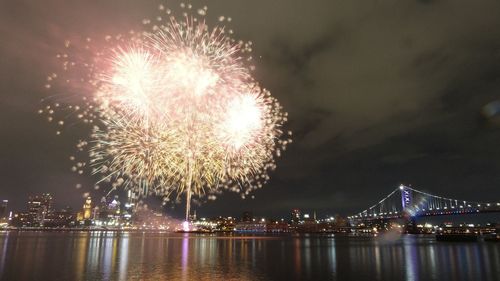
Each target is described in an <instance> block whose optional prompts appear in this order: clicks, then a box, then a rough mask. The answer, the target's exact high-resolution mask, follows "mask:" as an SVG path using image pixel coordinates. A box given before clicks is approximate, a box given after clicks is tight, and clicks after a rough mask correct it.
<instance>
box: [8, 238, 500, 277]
mask: <svg viewBox="0 0 500 281" xmlns="http://www.w3.org/2000/svg"><path fill="white" fill-rule="evenodd" d="M499 264H500V244H499V243H488V242H476V243H443V242H436V241H435V239H434V237H433V236H431V235H428V236H415V235H403V236H398V235H396V234H394V235H386V236H382V237H348V236H339V235H337V236H317V235H300V236H299V235H286V236H240V235H228V236H215V235H196V234H172V233H170V234H169V233H126V232H35V231H33V232H32V231H27V232H16V231H12V232H3V233H1V234H0V274H1V275H0V276H1V280H500V268H499V267H498V265H499Z"/></svg>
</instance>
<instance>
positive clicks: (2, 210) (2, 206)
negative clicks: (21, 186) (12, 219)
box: [0, 200, 9, 219]
mask: <svg viewBox="0 0 500 281" xmlns="http://www.w3.org/2000/svg"><path fill="white" fill-rule="evenodd" d="M8 203H9V200H2V202H1V203H0V219H5V218H6V217H7V205H8Z"/></svg>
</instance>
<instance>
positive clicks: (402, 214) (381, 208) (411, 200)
mask: <svg viewBox="0 0 500 281" xmlns="http://www.w3.org/2000/svg"><path fill="white" fill-rule="evenodd" d="M487 212H500V201H499V202H490V203H485V202H473V201H465V200H457V199H452V198H446V197H441V196H437V195H433V194H430V193H427V192H423V191H420V190H417V189H415V188H412V187H410V186H405V185H400V186H399V187H398V188H396V189H395V190H393V191H392V192H391V193H389V195H387V196H386V197H385V198H383V199H382V200H380V201H379V202H378V203H376V204H375V205H373V206H371V207H369V208H368V209H366V210H364V211H362V212H360V213H357V214H355V215H352V216H350V217H348V218H349V220H350V221H351V222H356V221H358V222H359V221H370V220H385V219H397V218H415V217H426V216H445V215H463V214H477V213H487Z"/></svg>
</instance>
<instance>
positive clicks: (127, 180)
mask: <svg viewBox="0 0 500 281" xmlns="http://www.w3.org/2000/svg"><path fill="white" fill-rule="evenodd" d="M203 11H206V9H204V10H203ZM204 14H205V13H204ZM204 14H203V15H204ZM146 23H148V22H146ZM230 33H231V32H230ZM119 38H120V40H119V41H120V44H119V45H118V46H116V47H114V48H110V51H106V50H104V51H101V52H99V59H100V60H103V58H104V61H105V63H104V65H103V66H100V67H99V66H96V65H94V64H86V65H89V66H91V67H88V68H89V69H90V70H91V75H90V78H89V79H88V82H89V83H88V84H90V85H92V87H91V88H92V90H91V99H90V101H87V102H86V103H85V105H84V106H82V108H83V109H82V110H81V109H80V107H78V109H76V106H74V107H75V109H76V111H78V112H80V111H82V113H79V114H77V117H78V118H79V119H83V120H84V122H86V123H92V124H93V130H92V134H91V136H90V140H89V141H88V142H87V141H83V142H82V143H81V144H80V145H79V149H80V150H83V147H86V146H87V144H88V143H90V145H89V149H88V150H89V151H90V153H89V155H90V161H89V164H90V165H89V166H90V167H92V172H93V173H94V174H98V175H100V176H101V179H100V181H99V183H100V182H111V183H112V185H113V187H119V186H122V187H123V188H126V189H129V190H132V191H134V192H136V193H139V194H144V195H148V194H155V195H160V196H163V197H164V198H165V199H166V200H168V198H170V197H171V195H172V194H175V195H176V196H177V197H178V196H179V195H181V194H185V195H186V197H187V207H186V218H187V217H188V215H189V209H190V202H191V196H197V197H203V196H209V198H213V197H214V195H215V194H217V193H219V192H220V191H221V190H223V189H228V190H232V191H235V192H240V193H241V194H242V197H245V196H246V195H248V194H249V192H250V191H252V190H253V189H256V188H259V187H262V185H263V184H264V183H265V182H266V181H267V180H268V179H269V176H268V172H269V171H270V170H272V169H274V168H275V161H274V158H275V156H276V155H278V156H279V153H280V151H281V150H283V149H285V147H286V145H287V143H289V142H290V140H288V139H286V138H288V137H289V136H285V134H284V133H283V131H282V125H283V123H284V122H285V121H286V113H283V112H282V108H281V106H280V105H279V103H278V102H277V101H276V99H274V98H273V97H272V96H271V94H270V93H269V91H267V90H264V89H262V88H261V87H260V86H259V85H258V84H257V83H256V81H254V79H253V78H252V75H251V66H248V65H246V63H247V61H248V58H249V55H248V54H249V52H250V50H251V47H250V46H251V43H243V42H236V41H235V40H234V39H232V38H230V37H229V36H227V32H225V30H224V29H223V28H219V27H215V28H213V29H210V28H209V27H208V26H207V25H206V24H205V23H204V21H202V20H199V19H196V18H194V17H190V16H185V17H184V19H183V20H182V21H180V22H178V21H176V20H175V19H174V18H173V17H171V18H170V19H169V21H168V22H166V23H165V24H164V25H161V26H154V27H153V28H152V31H150V32H142V33H138V34H135V33H134V36H131V38H129V39H128V40H127V39H124V38H123V37H119ZM108 53H109V55H107V54H108ZM245 57H246V58H247V59H245ZM66 65H67V63H66V64H65V66H66ZM48 88H50V85H49V87H48ZM70 107H71V108H72V109H73V105H71V106H70ZM51 110H52V109H51V107H49V108H48V109H47V110H45V111H46V112H48V111H51ZM42 111H44V110H42ZM49 114H50V116H49V118H51V119H50V121H51V120H52V118H53V117H52V114H53V112H49ZM81 166H85V165H81ZM77 170H78V171H79V172H80V171H81V169H80V168H78V169H77Z"/></svg>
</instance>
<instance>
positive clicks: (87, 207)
mask: <svg viewBox="0 0 500 281" xmlns="http://www.w3.org/2000/svg"><path fill="white" fill-rule="evenodd" d="M91 217H92V198H90V196H89V197H87V199H85V203H84V204H83V219H84V220H88V219H90V218H91Z"/></svg>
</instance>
